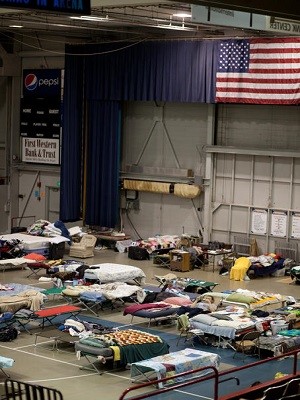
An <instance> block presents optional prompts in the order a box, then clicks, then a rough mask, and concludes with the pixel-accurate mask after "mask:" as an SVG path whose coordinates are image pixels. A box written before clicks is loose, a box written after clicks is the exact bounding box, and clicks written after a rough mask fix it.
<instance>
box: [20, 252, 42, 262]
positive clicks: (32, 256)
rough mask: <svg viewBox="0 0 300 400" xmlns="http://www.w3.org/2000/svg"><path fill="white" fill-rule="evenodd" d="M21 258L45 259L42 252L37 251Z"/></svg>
mask: <svg viewBox="0 0 300 400" xmlns="http://www.w3.org/2000/svg"><path fill="white" fill-rule="evenodd" d="M23 258H26V260H36V261H44V260H46V257H45V256H43V255H42V254H37V253H29V254H27V255H26V256H24V257H23Z"/></svg>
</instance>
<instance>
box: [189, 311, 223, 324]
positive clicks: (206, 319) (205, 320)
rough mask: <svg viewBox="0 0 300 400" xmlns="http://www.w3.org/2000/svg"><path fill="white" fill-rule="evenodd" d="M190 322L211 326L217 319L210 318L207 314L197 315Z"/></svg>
mask: <svg viewBox="0 0 300 400" xmlns="http://www.w3.org/2000/svg"><path fill="white" fill-rule="evenodd" d="M191 320H193V321H196V322H201V323H202V324H206V325H211V324H212V323H213V322H215V321H218V320H217V318H215V317H212V316H211V315H208V314H198V315H195V316H194V317H193V318H191Z"/></svg>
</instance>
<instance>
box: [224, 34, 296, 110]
mask: <svg viewBox="0 0 300 400" xmlns="http://www.w3.org/2000/svg"><path fill="white" fill-rule="evenodd" d="M216 102H219V103H253V104H300V38H296V37H295V38H292V37H289V38H272V39H267V38H261V39H259V38H257V39H247V40H245V39H239V40H222V41H221V42H220V46H219V58H218V67H217V76H216Z"/></svg>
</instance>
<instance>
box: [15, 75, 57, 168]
mask: <svg viewBox="0 0 300 400" xmlns="http://www.w3.org/2000/svg"><path fill="white" fill-rule="evenodd" d="M61 76H62V73H61V70H58V69H54V70H52V69H50V70H46V69H42V70H24V71H23V98H22V99H21V110H20V136H21V138H22V139H21V141H22V161H23V162H31V163H41V164H54V165H58V164H60V139H61V129H62V128H61V98H62V96H61Z"/></svg>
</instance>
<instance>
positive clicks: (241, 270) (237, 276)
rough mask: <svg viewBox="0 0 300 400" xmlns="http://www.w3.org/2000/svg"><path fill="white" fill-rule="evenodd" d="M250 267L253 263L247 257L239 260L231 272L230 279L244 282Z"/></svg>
mask: <svg viewBox="0 0 300 400" xmlns="http://www.w3.org/2000/svg"><path fill="white" fill-rule="evenodd" d="M250 265H251V262H250V260H249V259H248V258H247V257H240V258H238V259H237V260H236V262H235V263H234V266H233V267H232V268H231V270H230V276H229V277H230V279H233V280H235V281H243V280H244V278H245V276H246V273H247V271H248V269H249V268H250Z"/></svg>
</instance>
